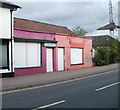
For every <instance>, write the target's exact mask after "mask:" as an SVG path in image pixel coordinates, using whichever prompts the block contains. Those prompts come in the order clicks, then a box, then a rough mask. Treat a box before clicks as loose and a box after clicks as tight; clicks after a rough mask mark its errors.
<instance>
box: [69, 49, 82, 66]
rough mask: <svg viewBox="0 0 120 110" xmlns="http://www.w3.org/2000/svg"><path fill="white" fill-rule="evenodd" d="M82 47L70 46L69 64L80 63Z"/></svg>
mask: <svg viewBox="0 0 120 110" xmlns="http://www.w3.org/2000/svg"><path fill="white" fill-rule="evenodd" d="M82 51H83V50H82V49H81V48H71V64H82V63H83V61H82Z"/></svg>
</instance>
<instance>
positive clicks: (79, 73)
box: [1, 64, 118, 91]
mask: <svg viewBox="0 0 120 110" xmlns="http://www.w3.org/2000/svg"><path fill="white" fill-rule="evenodd" d="M116 69H118V64H111V65H107V66H98V67H91V68H81V69H74V70H67V71H59V72H49V73H43V74H33V75H26V76H17V77H9V78H2V79H1V80H2V91H9V90H15V89H23V88H27V87H33V86H38V85H45V84H50V83H55V82H61V81H65V80H69V79H74V78H79V77H84V76H88V75H93V74H98V73H101V72H107V71H111V70H116Z"/></svg>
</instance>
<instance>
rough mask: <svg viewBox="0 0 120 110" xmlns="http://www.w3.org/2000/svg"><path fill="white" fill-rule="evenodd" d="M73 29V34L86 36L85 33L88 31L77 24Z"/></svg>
mask: <svg viewBox="0 0 120 110" xmlns="http://www.w3.org/2000/svg"><path fill="white" fill-rule="evenodd" d="M72 31H73V35H75V36H85V34H87V33H88V32H87V31H86V30H84V28H82V27H80V26H76V27H75V29H72Z"/></svg>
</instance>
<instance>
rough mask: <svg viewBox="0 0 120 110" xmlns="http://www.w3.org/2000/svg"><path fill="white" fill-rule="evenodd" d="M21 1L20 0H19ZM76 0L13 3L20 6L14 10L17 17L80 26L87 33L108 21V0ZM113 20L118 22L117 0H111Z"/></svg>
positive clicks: (71, 27) (37, 0)
mask: <svg viewBox="0 0 120 110" xmlns="http://www.w3.org/2000/svg"><path fill="white" fill-rule="evenodd" d="M8 1H9V0H8ZM21 1H22V0H21ZM83 1H84V0H80V1H79V0H78V1H75V0H74V2H73V1H72V0H67V1H65V2H64V1H63V0H61V1H59V2H55V1H54V0H53V1H49V0H48V1H45V2H43V1H40V0H31V1H30V0H27V1H25V2H19V1H15V2H14V0H13V3H15V4H17V5H19V6H21V7H22V9H19V10H18V11H16V12H14V16H15V17H17V18H24V19H30V20H34V21H39V22H43V23H49V24H54V25H59V26H66V27H68V28H69V29H74V28H75V27H76V26H81V27H82V28H84V29H85V30H87V32H88V33H94V32H95V31H96V29H97V28H99V27H101V26H104V25H105V24H107V23H108V22H109V14H108V13H109V5H108V2H106V1H108V0H102V2H97V1H94V0H93V1H89V0H86V1H84V2H83ZM114 1H115V0H114ZM112 4H113V14H114V16H113V17H114V20H115V22H116V23H118V2H112Z"/></svg>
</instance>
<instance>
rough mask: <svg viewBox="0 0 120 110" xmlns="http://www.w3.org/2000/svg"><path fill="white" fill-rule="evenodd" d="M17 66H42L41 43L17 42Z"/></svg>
mask: <svg viewBox="0 0 120 110" xmlns="http://www.w3.org/2000/svg"><path fill="white" fill-rule="evenodd" d="M14 53H15V67H16V68H20V67H35V66H41V45H40V43H28V42H27V43H26V42H15V52H14Z"/></svg>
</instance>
